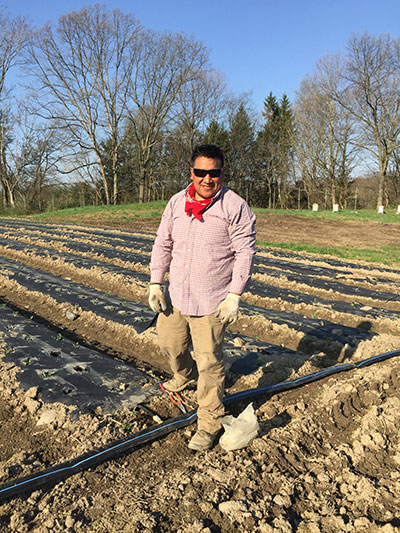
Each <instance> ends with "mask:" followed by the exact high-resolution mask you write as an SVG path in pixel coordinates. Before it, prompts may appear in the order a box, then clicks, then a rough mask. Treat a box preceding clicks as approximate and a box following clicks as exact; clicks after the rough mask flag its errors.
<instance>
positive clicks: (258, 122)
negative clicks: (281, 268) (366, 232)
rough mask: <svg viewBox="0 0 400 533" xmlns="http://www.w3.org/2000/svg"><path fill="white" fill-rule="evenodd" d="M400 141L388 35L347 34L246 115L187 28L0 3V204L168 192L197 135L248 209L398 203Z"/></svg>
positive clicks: (119, 15)
mask: <svg viewBox="0 0 400 533" xmlns="http://www.w3.org/2000/svg"><path fill="white" fill-rule="evenodd" d="M260 68H263V67H262V65H260ZM16 74H18V75H19V77H18V78H15V76H16ZM11 76H14V77H13V78H11ZM11 79H12V80H13V83H11ZM249 89H251V87H249ZM399 140H400V40H399V39H394V38H392V37H391V36H390V35H382V36H379V37H375V36H372V35H369V34H367V33H366V34H363V35H357V36H352V37H351V38H350V39H349V41H348V44H347V48H346V51H345V53H344V54H343V55H342V56H340V55H328V56H326V57H324V58H322V59H321V60H319V61H318V63H317V65H316V68H315V71H314V72H313V73H312V74H310V75H307V76H306V77H305V79H304V80H303V82H302V83H301V86H300V87H299V89H298V91H297V95H296V99H295V101H294V102H290V101H289V99H288V98H287V96H286V95H283V96H282V97H277V96H275V95H273V94H272V93H269V94H268V93H267V94H266V98H265V101H264V106H263V109H262V111H261V113H257V112H256V111H255V110H254V106H253V104H252V102H251V97H250V96H249V94H241V95H233V94H231V93H230V91H229V90H228V88H227V86H226V84H225V82H224V78H223V75H222V74H221V73H219V72H217V71H216V70H215V69H214V68H213V67H212V65H211V64H210V61H209V51H208V50H207V49H206V47H205V46H204V45H203V44H202V43H201V42H200V41H197V40H195V39H194V38H193V37H190V36H187V35H185V34H176V33H172V32H157V31H153V30H151V29H147V28H144V27H143V26H142V25H141V23H140V22H139V21H138V20H137V19H136V18H135V17H134V15H133V14H131V13H123V12H121V11H120V10H118V9H116V10H113V11H109V10H107V9H106V7H105V6H103V5H100V4H95V5H92V6H89V7H85V8H82V9H81V10H79V11H72V12H71V13H67V14H66V15H63V16H61V17H60V18H59V20H58V22H57V24H55V25H46V26H44V27H42V28H40V29H35V28H33V27H32V26H31V25H30V23H29V22H28V21H27V20H26V19H25V18H23V17H17V18H10V17H9V16H8V14H7V12H6V11H5V9H3V10H2V11H0V190H1V204H2V206H3V207H11V208H14V207H19V208H22V209H24V210H39V211H40V210H45V209H56V208H60V207H61V208H62V207H71V206H75V205H88V204H103V203H104V204H117V203H126V202H131V201H132V202H137V201H138V202H147V201H150V200H157V199H167V198H168V197H170V196H171V194H173V193H175V192H177V191H178V190H180V189H181V188H182V187H184V186H185V185H186V184H187V183H188V177H189V166H190V154H191V152H192V150H193V147H194V146H195V145H196V144H198V143H203V142H209V143H215V144H217V145H219V146H220V147H221V148H222V149H223V150H224V151H225V153H226V165H225V167H226V175H227V180H228V184H229V186H230V187H231V188H233V189H234V190H235V191H237V192H238V193H239V194H240V195H242V196H243V197H244V198H246V199H247V201H248V202H250V204H251V205H254V206H262V207H269V208H310V207H311V206H312V204H314V203H318V204H319V205H320V206H321V207H322V208H326V209H329V208H332V206H333V205H334V204H338V205H339V207H340V208H353V207H354V206H356V207H357V208H360V207H372V206H373V205H384V206H389V205H396V204H397V203H400V143H399ZM360 168H361V169H364V170H363V171H362V173H363V174H364V175H365V176H368V177H369V178H370V179H369V180H368V187H366V188H365V190H364V187H363V182H362V180H360V179H357V180H356V183H355V180H354V178H355V173H356V171H357V172H358V175H360V170H359V169H360ZM371 184H373V190H372V191H371ZM367 191H368V192H367Z"/></svg>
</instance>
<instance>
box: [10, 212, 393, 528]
mask: <svg viewBox="0 0 400 533" xmlns="http://www.w3.org/2000/svg"><path fill="white" fill-rule="evenodd" d="M80 222H81V224H82V222H84V223H85V226H72V225H71V226H67V225H65V224H63V225H60V226H58V227H55V226H52V225H44V224H42V225H35V224H33V223H30V222H28V221H27V222H23V223H22V222H21V221H19V222H15V223H12V222H11V221H6V220H5V219H3V220H0V226H1V225H3V226H4V227H1V231H2V233H1V239H0V260H1V261H2V262H1V261H0V300H1V302H3V303H2V304H1V305H2V306H3V308H4V309H5V308H7V309H8V308H9V307H12V309H15V310H18V309H19V310H20V312H21V313H23V312H24V313H27V314H26V316H27V317H28V318H27V319H30V318H32V319H33V321H34V322H35V321H36V320H41V322H38V323H39V324H40V328H42V329H43V331H47V328H50V329H49V331H50V330H51V328H57V329H55V331H56V330H57V331H63V332H65V335H71V336H73V338H74V340H75V341H76V340H77V341H78V342H80V341H81V342H84V343H85V346H89V347H90V346H92V347H93V349H98V350H102V352H106V353H107V354H108V355H112V356H113V357H117V358H118V359H119V360H121V364H130V365H134V366H135V367H138V368H139V369H140V370H141V371H143V372H147V375H148V376H149V379H150V381H151V380H152V382H154V383H156V382H157V380H159V379H164V378H165V377H167V376H168V372H169V369H168V363H167V361H165V360H164V359H163V358H162V357H161V355H160V354H159V352H158V348H157V342H156V333H155V329H154V328H150V329H148V330H147V331H146V332H145V333H142V334H141V333H139V332H138V331H136V330H135V327H134V324H135V323H134V322H130V321H129V320H128V321H127V320H125V319H123V317H124V316H125V315H124V314H122V315H121V316H119V317H118V320H117V318H115V319H114V320H113V319H112V317H111V318H110V314H109V312H108V313H106V309H105V307H109V306H107V301H108V300H107V298H109V299H110V298H111V296H112V298H114V299H115V301H118V302H120V304H118V305H120V310H121V313H123V312H126V310H127V309H128V308H129V309H132V306H133V305H136V306H138V309H139V308H140V306H142V308H143V312H142V314H143V316H145V315H146V312H147V311H145V309H146V308H145V305H146V299H147V292H146V282H145V281H143V279H144V278H145V277H146V275H147V274H148V271H149V270H148V262H149V249H151V240H152V239H153V238H154V232H155V231H156V229H157V225H158V221H156V220H154V219H141V220H139V219H138V220H137V221H136V222H128V223H126V224H121V223H118V224H117V223H112V222H109V223H107V224H106V223H104V222H99V221H97V224H96V221H93V220H90V219H88V220H85V221H82V220H81V221H80ZM13 224H14V225H13ZM95 227H96V231H98V230H100V231H103V230H102V229H101V228H105V229H104V234H103V235H102V236H99V234H98V233H97V234H96V231H95ZM257 233H258V234H257V238H258V240H259V241H269V242H293V243H305V244H315V245H326V244H327V242H328V241H330V242H331V243H335V245H347V246H351V247H354V248H375V247H376V248H378V247H380V246H382V245H385V244H386V245H391V244H396V245H398V243H399V242H400V225H399V226H397V225H396V226H395V225H390V227H386V225H381V224H379V225H378V224H368V223H355V222H350V223H349V222H346V223H345V222H335V221H333V222H326V221H322V220H312V221H311V220H307V219H303V218H300V217H292V216H288V217H281V216H276V215H270V216H269V215H268V216H265V217H263V218H259V219H258V221H257ZM143 237H144V238H145V239H144V240H143V241H140V239H143ZM146 237H148V238H149V239H148V241H146ZM136 238H138V240H137V241H135V239H136ZM118 239H119V240H120V243H119V241H118ZM140 242H143V244H142V245H141V244H140ZM135 243H136V244H135ZM88 244H90V246H91V249H90V250H88V248H87V245H88ZM79 246H82V249H81V250H80V249H79ZM149 247H150V248H149ZM49 250H50V251H51V253H50V251H49ZM107 250H108V251H109V253H108V252H107ZM111 252H112V253H111ZM130 253H131V254H132V261H129V254H130ZM70 254H74V255H73V256H72V257H75V258H76V261H75V262H74V261H73V260H71V255H70ZM126 254H127V256H126ZM258 258H259V259H258V262H256V272H255V274H254V284H253V285H251V286H250V288H249V290H248V292H247V293H246V294H245V295H244V296H243V306H242V308H241V315H240V319H239V320H238V322H237V323H236V324H234V325H233V326H232V327H231V328H230V331H229V332H228V334H227V339H226V346H225V354H224V355H225V359H226V367H227V390H226V394H227V395H230V394H233V393H235V392H238V391H244V390H247V389H251V388H256V387H265V386H269V385H273V384H275V383H280V382H284V381H287V380H293V379H296V378H299V377H302V376H306V375H309V374H312V373H315V372H318V371H319V370H321V369H324V368H327V367H332V366H335V365H341V364H343V363H354V364H357V363H358V362H359V361H362V360H364V359H366V358H369V357H372V356H376V355H379V354H384V353H388V352H392V351H393V352H397V351H398V350H399V349H400V291H399V287H400V269H396V268H393V267H390V268H388V267H386V266H384V265H380V264H373V265H372V264H367V263H362V262H360V261H352V262H345V261H334V262H333V261H331V259H330V258H329V257H326V256H325V257H318V256H315V255H311V254H309V255H307V254H304V253H302V254H286V255H285V254H283V255H279V252H278V251H276V250H272V249H263V250H260V251H259V252H258ZM83 259H84V260H85V261H86V262H84V263H83V262H82V260H83ZM278 262H281V263H279V265H280V266H279V268H278V266H277V265H278ZM272 265H275V266H273V268H272ZM19 267H20V269H21V270H19ZM24 269H25V270H24ZM34 269H37V270H36V271H35V270H34ZM129 269H131V273H129ZM40 272H43V273H46V275H48V276H54V278H55V279H57V280H59V281H60V282H61V285H63V283H64V284H67V281H68V283H70V285H68V288H66V290H65V292H64V293H61V291H60V292H59V291H58V290H55V289H54V288H52V287H53V286H52V285H51V284H50V282H49V280H50V277H49V278H48V279H47V278H46V281H47V282H49V285H48V286H47V288H45V284H42V285H43V286H42V288H40V284H39V281H40V279H39V278H40ZM37 276H39V277H38V278H37V279H36V277H37ZM38 280H39V281H38ZM35 283H36V285H35ZM74 284H75V285H74ZM77 284H79V286H78V285H77ZM74 286H75V287H77V288H76V292H74V290H75V289H74ZM82 286H86V287H87V290H88V291H95V290H96V291H98V297H96V298H95V297H93V296H90V298H91V302H92V305H91V306H90V307H89V306H88V307H85V305H84V303H82V302H81V301H80V300H79V301H78V300H77V297H78V296H77V295H79V291H81V287H82ZM78 289H79V290H78ZM90 294H92V293H90ZM66 295H67V296H66ZM1 302H0V303H1ZM131 304H132V305H131ZM129 305H131V307H129ZM96 306H97V307H96ZM0 312H1V311H0ZM71 314H72V315H73V318H72V319H71ZM127 316H129V313H128V314H127ZM121 317H122V318H121ZM0 318H1V317H0ZM0 329H1V328H0ZM14 334H15V335H16V334H17V333H16V331H14V332H13V328H12V327H8V328H3V331H2V332H1V331H0V343H1V341H2V339H3V342H2V343H1V348H0V357H1V358H0V423H1V428H2V432H1V434H0V483H3V484H5V483H9V482H11V481H12V480H14V479H17V478H20V477H22V476H25V475H28V474H31V473H34V472H40V471H41V470H43V469H45V468H48V467H50V466H54V465H57V464H60V463H62V462H64V461H68V460H71V459H73V458H75V457H77V456H79V455H80V454H83V453H86V452H88V451H91V450H93V449H96V448H99V447H102V446H105V445H107V444H109V443H111V442H113V441H115V440H117V439H122V438H126V437H127V436H129V435H132V434H134V433H135V432H137V431H139V430H142V429H144V428H146V427H150V426H152V424H153V423H154V422H153V420H152V419H151V416H149V415H148V414H147V413H146V412H145V411H143V410H140V409H137V408H135V407H134V406H129V405H127V404H123V405H121V406H120V407H119V408H115V409H113V410H112V411H107V410H106V409H104V408H103V409H102V408H101V405H98V407H97V408H94V409H93V410H91V411H79V410H78V411H79V416H77V415H76V413H77V406H74V405H71V404H66V403H65V402H62V401H57V402H52V403H50V402H48V401H44V400H43V395H42V394H41V391H40V387H35V386H32V387H30V388H27V386H26V385H24V382H23V380H22V378H21V375H22V374H21V368H20V366H19V363H18V353H16V352H15V353H13V352H12V350H11V348H10V345H9V341H8V340H7V339H9V338H10V335H14ZM25 341H26V343H27V349H29V342H32V343H33V344H32V350H33V347H34V342H35V339H33V340H31V341H30V340H29V339H25ZM399 355H400V354H399ZM399 385H400V364H399V359H398V358H397V357H396V356H393V357H391V358H388V359H386V360H384V361H381V362H378V363H376V364H373V365H371V366H364V367H355V368H352V369H351V370H348V371H345V372H341V373H338V374H334V375H331V376H329V377H325V378H324V379H320V380H318V381H314V382H313V383H309V384H307V385H304V386H302V387H299V388H295V389H293V390H289V391H286V392H279V393H277V394H272V393H271V394H269V395H266V396H265V397H264V396H258V397H256V398H254V400H253V405H254V408H255V413H256V416H257V420H258V422H259V425H260V430H259V433H258V436H257V437H256V438H255V439H254V440H252V442H251V443H250V444H249V445H247V446H246V447H245V448H242V449H239V450H234V451H228V452H227V451H224V450H223V448H222V447H221V446H220V445H219V444H216V446H215V447H214V448H213V449H212V450H210V451H207V452H197V453H196V452H191V451H190V450H189V449H188V448H187V442H188V439H189V438H190V436H191V435H192V434H193V432H194V431H195V426H194V425H190V426H188V427H187V428H186V429H181V430H178V431H175V432H173V433H171V434H169V435H168V436H166V437H164V438H162V439H159V440H155V441H154V442H152V443H150V444H147V445H143V446H142V447H140V448H138V449H136V450H134V451H132V452H131V453H129V454H125V455H122V456H121V457H118V458H116V459H113V460H110V461H107V462H104V463H103V464H100V465H98V466H96V467H92V468H90V469H89V470H86V471H83V472H80V473H78V474H74V475H72V476H71V477H69V478H67V479H65V480H63V481H61V482H59V483H57V484H53V485H48V486H45V487H44V488H42V489H40V490H35V491H34V492H29V491H27V492H21V493H20V494H19V495H18V497H14V498H13V499H10V500H7V501H4V502H2V503H0V531H4V532H6V531H7V532H8V531H11V532H14V531H15V532H28V531H29V532H30V531H35V532H40V533H42V532H43V533H44V532H53V531H68V532H75V531H79V532H81V531H85V532H86V531H87V532H102V533H112V532H117V531H124V532H136V531H149V532H152V531H154V532H158V531H160V532H169V531H174V532H175V531H177V532H182V533H183V532H185V533H186V532H189V533H197V532H203V533H214V532H231V531H236V530H240V531H249V532H250V531H251V532H260V533H264V532H265V533H268V532H282V533H289V532H300V533H314V532H315V533H316V532H323V533H325V532H326V533H328V532H335V533H336V532H337V531H344V532H357V533H359V532H361V533H363V532H365V533H367V532H368V533H372V532H379V531H382V532H384V533H391V532H394V531H398V530H399V529H400V519H399V515H398V493H399V489H400V438H399V432H398V412H399V409H400V392H399ZM182 396H183V399H184V402H185V403H186V405H187V407H188V408H189V409H191V408H193V409H195V408H196V397H195V391H194V390H187V391H184V392H183V393H182ZM249 401H251V400H248V401H241V402H238V403H234V404H231V405H230V406H229V408H227V413H229V414H232V415H234V416H237V415H238V414H239V413H240V412H241V411H242V410H243V409H244V408H245V407H246V406H247V405H248V403H249ZM146 406H147V407H148V408H150V409H152V410H153V411H154V412H156V413H158V414H159V416H160V417H161V418H162V419H163V420H168V419H170V418H171V417H176V416H177V415H178V414H179V413H180V411H179V410H178V409H177V407H176V406H174V405H173V404H172V403H171V402H170V401H169V400H168V398H166V396H163V395H159V394H155V395H153V396H151V397H150V399H149V400H148V401H147V403H146ZM78 407H79V406H78Z"/></svg>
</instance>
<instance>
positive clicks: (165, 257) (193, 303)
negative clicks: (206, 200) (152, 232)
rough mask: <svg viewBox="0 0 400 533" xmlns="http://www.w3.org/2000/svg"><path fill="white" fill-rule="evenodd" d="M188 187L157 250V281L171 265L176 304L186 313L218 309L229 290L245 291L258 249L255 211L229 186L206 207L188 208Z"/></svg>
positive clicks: (163, 226)
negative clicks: (199, 212) (197, 212)
mask: <svg viewBox="0 0 400 533" xmlns="http://www.w3.org/2000/svg"><path fill="white" fill-rule="evenodd" d="M185 201H186V190H184V191H181V192H179V193H178V194H175V195H174V196H173V197H172V198H171V199H170V201H169V202H168V205H167V206H166V208H165V211H164V213H163V216H162V219H161V223H160V226H159V228H158V231H157V237H156V239H155V242H154V246H153V251H152V255H151V262H150V270H151V279H150V282H151V283H162V281H163V279H164V274H165V273H166V271H167V269H168V267H169V269H170V274H169V295H170V298H171V302H172V305H173V306H174V307H176V308H177V309H179V311H180V312H181V313H182V314H183V315H190V316H204V315H208V314H211V313H214V312H215V311H216V309H217V307H218V305H219V304H220V303H221V302H222V300H224V298H226V296H227V294H228V292H235V293H238V294H241V293H242V292H243V291H244V288H245V286H246V283H247V281H248V280H249V278H250V276H251V269H252V266H253V259H254V254H255V249H254V245H255V215H254V213H253V212H252V211H251V209H250V207H249V206H248V204H247V203H246V202H245V201H244V200H243V198H241V197H240V196H238V195H237V194H236V193H234V192H233V191H231V190H230V189H228V188H227V187H225V186H224V185H223V186H222V187H221V189H220V191H218V193H217V194H216V195H215V197H214V198H213V201H212V202H211V204H210V205H209V206H208V207H207V208H206V210H205V211H204V212H203V217H202V220H197V219H196V218H194V217H193V216H188V215H187V214H186V213H185Z"/></svg>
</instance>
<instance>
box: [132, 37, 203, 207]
mask: <svg viewBox="0 0 400 533" xmlns="http://www.w3.org/2000/svg"><path fill="white" fill-rule="evenodd" d="M207 61H208V54H207V52H206V49H205V47H204V46H203V45H202V44H201V43H200V42H198V41H195V40H194V39H193V38H191V37H187V36H185V35H183V34H173V33H169V32H154V31H147V32H146V33H145V35H144V36H143V41H142V48H141V56H140V63H139V64H138V65H137V70H136V75H135V76H134V77H133V78H132V85H131V91H132V93H131V95H132V104H133V107H132V112H131V113H130V121H131V126H132V131H133V134H134V137H135V140H136V145H137V148H138V157H139V168H140V175H139V201H140V202H143V201H145V200H146V195H147V191H148V190H149V189H150V188H151V186H152V185H151V183H150V179H151V172H149V168H150V164H151V158H152V154H153V151H154V148H155V147H156V146H157V145H159V144H160V143H161V142H162V138H163V136H162V132H163V129H165V128H166V127H167V126H169V125H171V124H173V121H174V120H175V119H176V116H177V114H178V112H179V104H178V95H179V94H180V93H181V91H182V90H183V89H184V88H185V87H186V86H187V85H188V84H190V83H192V82H194V81H195V80H199V79H201V76H202V72H203V70H204V69H205V68H206V67H207Z"/></svg>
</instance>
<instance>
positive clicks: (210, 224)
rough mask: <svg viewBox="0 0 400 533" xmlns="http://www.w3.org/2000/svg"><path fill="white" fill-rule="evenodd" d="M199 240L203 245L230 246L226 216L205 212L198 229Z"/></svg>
mask: <svg viewBox="0 0 400 533" xmlns="http://www.w3.org/2000/svg"><path fill="white" fill-rule="evenodd" d="M200 234H201V237H200V238H201V240H202V241H203V242H204V246H215V245H217V246H219V247H223V248H230V247H231V241H230V236H229V231H228V221H227V220H226V218H223V217H220V216H217V215H212V214H206V216H204V220H203V223H202V224H201V229H200Z"/></svg>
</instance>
